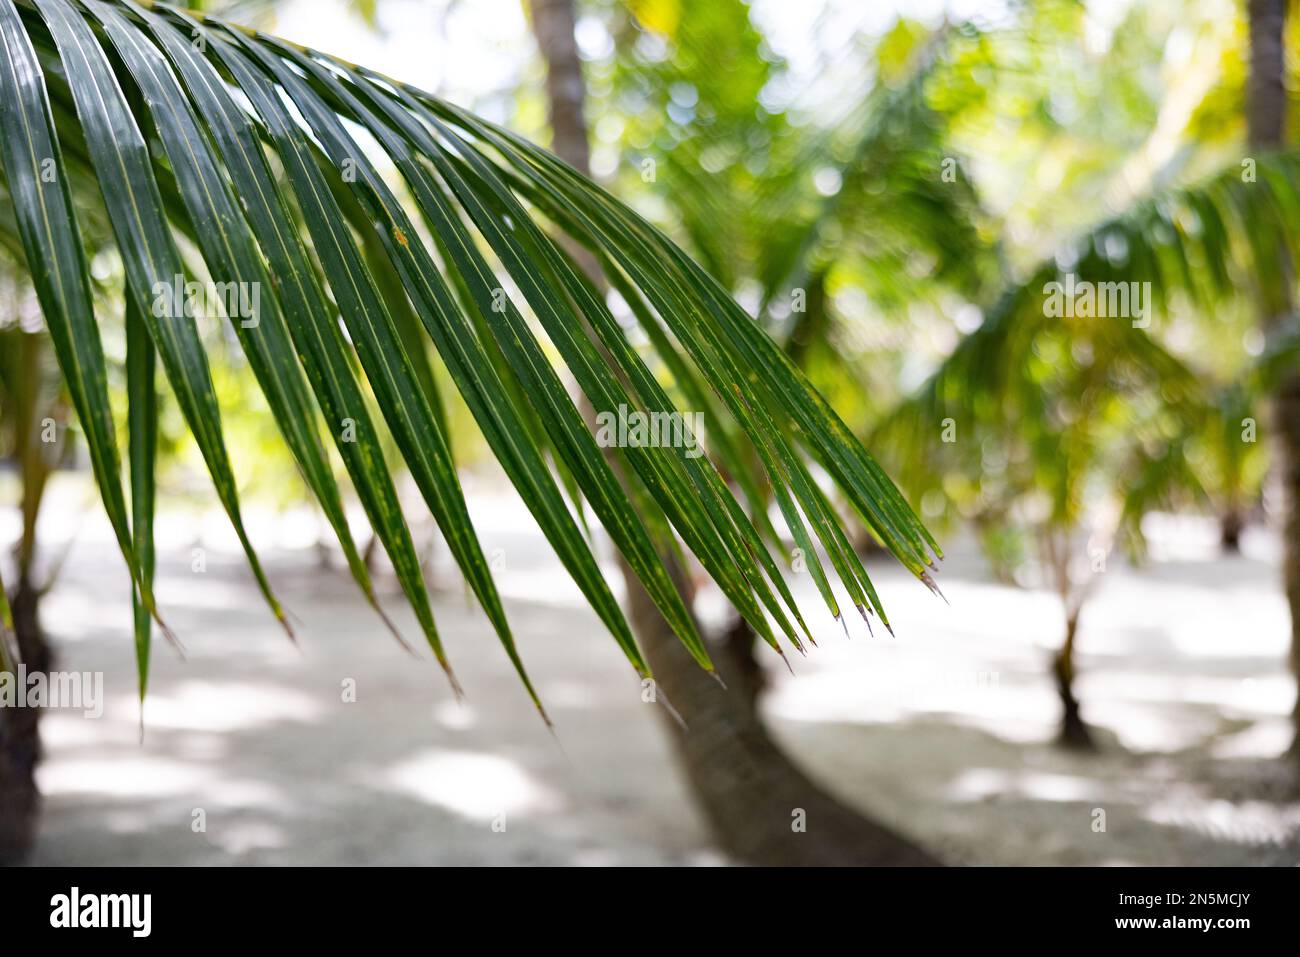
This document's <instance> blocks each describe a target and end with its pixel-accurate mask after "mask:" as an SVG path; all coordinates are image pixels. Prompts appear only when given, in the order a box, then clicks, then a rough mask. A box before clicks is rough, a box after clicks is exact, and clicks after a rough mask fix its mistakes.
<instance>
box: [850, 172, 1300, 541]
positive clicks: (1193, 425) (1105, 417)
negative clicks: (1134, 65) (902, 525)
mask: <svg viewBox="0 0 1300 957" xmlns="http://www.w3.org/2000/svg"><path fill="white" fill-rule="evenodd" d="M1297 217H1300V154H1296V153H1295V152H1281V153H1275V154H1272V155H1265V156H1259V157H1252V158H1249V159H1248V160H1246V161H1245V162H1243V163H1242V164H1241V165H1240V166H1237V165H1231V166H1228V167H1227V168H1226V169H1223V170H1221V171H1220V172H1219V173H1217V174H1215V175H1213V176H1210V177H1207V178H1205V179H1203V180H1202V181H1200V182H1197V183H1195V184H1192V185H1190V186H1187V187H1182V188H1176V189H1164V190H1160V191H1158V192H1156V193H1154V194H1153V195H1152V196H1150V197H1149V198H1147V199H1144V200H1142V201H1140V202H1136V203H1134V204H1133V205H1132V206H1130V207H1129V208H1128V209H1126V210H1125V211H1124V212H1122V213H1120V214H1119V215H1116V216H1114V217H1112V218H1110V219H1107V220H1105V221H1103V222H1101V223H1098V224H1096V225H1095V226H1093V227H1092V228H1091V229H1088V230H1086V231H1084V232H1082V233H1081V234H1079V235H1078V236H1077V237H1075V238H1074V239H1073V240H1071V241H1069V242H1067V243H1065V244H1064V245H1063V247H1062V248H1061V249H1060V250H1059V251H1058V253H1057V254H1056V256H1055V257H1053V258H1051V259H1048V260H1045V261H1043V262H1041V263H1039V264H1038V265H1037V266H1035V267H1034V268H1032V269H1031V270H1029V271H1027V272H1026V273H1025V274H1024V275H1023V276H1021V277H1020V278H1018V279H1016V280H1014V281H1011V282H1009V283H1008V284H1007V285H1006V287H1005V288H1004V289H1003V290H1002V292H1001V294H1000V295H999V297H998V298H997V300H996V301H995V303H994V304H993V305H992V306H991V307H990V308H989V309H988V310H987V312H986V314H985V316H984V319H983V322H982V324H981V325H980V326H979V328H977V329H976V330H975V331H974V332H972V333H970V334H969V335H967V336H966V337H965V338H964V339H962V340H961V341H960V342H959V343H958V345H957V346H956V348H955V349H954V350H953V351H952V353H951V354H950V355H949V356H948V357H947V358H946V359H945V360H944V361H943V362H942V363H941V364H940V365H939V367H938V368H937V369H936V370H935V371H934V373H933V374H932V375H931V376H930V377H929V379H928V380H927V381H926V382H925V383H924V384H923V385H922V387H921V388H919V389H918V390H917V391H916V392H915V393H914V394H913V395H911V396H910V397H909V398H908V399H907V400H905V401H904V402H902V403H900V404H899V405H898V406H897V407H896V408H895V409H894V410H893V411H892V413H891V414H890V415H889V416H887V417H886V418H885V419H884V421H883V422H882V423H881V424H880V425H879V426H878V428H877V430H876V431H875V433H874V435H873V439H872V441H876V442H879V443H881V445H882V446H885V447H888V448H889V450H890V453H891V456H893V457H894V458H892V459H891V462H890V464H896V465H897V466H898V468H899V469H900V471H899V473H898V474H899V475H900V477H901V479H902V481H903V483H904V485H905V486H906V487H907V488H909V490H910V491H911V492H912V494H914V495H917V496H918V497H922V496H926V497H928V499H929V500H930V501H933V502H934V503H936V505H938V506H940V507H951V506H952V505H954V504H957V505H959V506H960V507H962V508H963V510H965V511H966V512H967V513H968V514H969V515H973V516H978V514H979V513H980V512H981V511H982V510H985V509H993V510H994V511H1002V510H1005V509H1006V508H1008V507H1009V506H1010V504H1011V503H1014V502H1016V501H1017V500H1018V499H1020V498H1022V497H1023V495H1024V494H1030V493H1037V492H1042V491H1043V490H1048V491H1049V494H1050V495H1051V499H1052V500H1051V502H1050V503H1049V504H1050V508H1049V511H1048V513H1047V516H1046V517H1047V519H1048V521H1049V523H1051V524H1055V525H1057V526H1061V527H1069V526H1072V525H1074V524H1075V523H1077V521H1078V520H1079V518H1080V509H1081V507H1082V501H1083V491H1084V489H1083V486H1084V485H1085V484H1086V483H1087V482H1089V481H1090V480H1091V479H1093V478H1095V477H1096V476H1098V475H1103V476H1104V478H1105V481H1106V482H1107V483H1108V484H1109V485H1110V487H1111V489H1112V490H1113V491H1115V492H1116V493H1117V498H1118V499H1120V521H1121V528H1122V530H1123V531H1124V532H1125V533H1126V535H1127V536H1128V538H1129V539H1130V545H1131V546H1133V548H1134V550H1135V551H1140V550H1141V547H1142V539H1141V532H1140V527H1139V522H1140V519H1141V517H1142V516H1143V514H1145V513H1146V512H1147V511H1148V510H1150V509H1152V508H1155V507H1159V506H1161V505H1166V504H1170V503H1173V502H1186V501H1187V500H1188V499H1189V498H1192V499H1194V498H1203V497H1205V496H1207V495H1213V494H1214V493H1216V492H1218V493H1220V494H1223V495H1225V496H1227V497H1232V496H1234V495H1238V494H1240V491H1241V488H1242V486H1243V485H1244V484H1245V483H1246V482H1248V481H1249V475H1250V474H1254V475H1256V476H1257V473H1258V468H1257V466H1256V465H1253V464H1248V463H1247V461H1246V459H1247V458H1248V457H1253V456H1252V453H1254V452H1255V451H1256V450H1254V449H1252V448H1249V447H1248V446H1246V445H1243V441H1242V437H1241V435H1240V434H1239V433H1240V430H1241V427H1242V424H1243V420H1245V419H1246V418H1247V417H1248V416H1249V415H1250V408H1251V399H1252V397H1253V396H1257V395H1261V394H1263V393H1264V391H1265V390H1266V389H1267V388H1268V387H1269V386H1270V385H1271V384H1272V383H1273V382H1275V381H1276V379H1277V377H1278V375H1279V374H1280V373H1281V372H1282V371H1284V370H1285V369H1286V368H1287V367H1288V366H1289V365H1291V364H1292V363H1294V361H1295V356H1296V350H1297V346H1298V344H1300V337H1298V336H1297V334H1296V331H1295V329H1294V328H1293V325H1294V324H1293V323H1292V322H1289V321H1285V318H1286V317H1280V318H1279V321H1278V322H1276V323H1275V324H1274V327H1273V337H1272V341H1271V342H1270V343H1269V344H1268V348H1267V349H1266V350H1265V351H1264V352H1263V354H1262V355H1261V356H1260V357H1259V358H1258V359H1257V360H1255V361H1254V362H1253V364H1252V365H1250V366H1249V367H1248V368H1246V369H1244V370H1242V372H1241V374H1240V375H1239V376H1238V380H1237V381H1236V382H1234V383H1231V384H1224V385H1222V386H1217V387H1216V386H1215V385H1214V384H1213V380H1212V377H1211V376H1210V375H1209V374H1208V373H1207V371H1206V370H1204V369H1202V368H1200V367H1199V365H1198V363H1195V362H1191V361H1188V360H1186V359H1184V358H1182V357H1181V356H1179V355H1178V354H1177V353H1176V352H1175V351H1174V350H1173V349H1171V348H1170V347H1169V346H1167V345H1166V344H1165V342H1164V341H1162V340H1163V339H1164V338H1165V337H1164V336H1163V332H1164V329H1163V328H1162V327H1163V326H1164V325H1165V324H1166V323H1167V322H1168V317H1169V316H1170V315H1171V314H1183V315H1190V316H1193V317H1196V321H1198V322H1204V321H1206V320H1208V319H1211V318H1212V317H1216V315H1218V314H1220V313H1222V312H1223V311H1224V310H1225V309H1227V308H1230V306H1231V304H1232V303H1233V302H1234V301H1235V300H1239V299H1243V298H1244V299H1246V300H1247V301H1250V302H1254V303H1260V304H1263V305H1265V306H1267V304H1269V303H1275V302H1280V301H1281V298H1280V289H1281V288H1282V286H1283V284H1284V283H1285V281H1286V278H1287V277H1286V274H1285V270H1284V269H1283V268H1282V266H1281V264H1282V263H1284V262H1286V261H1289V260H1290V259H1293V258H1294V256H1295V254H1296V252H1297V249H1296V246H1295V238H1294V237H1295V236H1296V231H1295V226H1296V224H1297V222H1298V221H1300V220H1298V219H1297ZM1071 282H1074V283H1076V284H1092V286H1093V288H1095V289H1100V288H1104V287H1103V286H1102V284H1107V283H1111V284H1121V285H1123V286H1126V287H1129V288H1130V289H1132V288H1134V287H1140V286H1141V284H1144V283H1145V284H1148V285H1147V287H1146V288H1147V289H1149V300H1148V301H1147V303H1146V310H1147V313H1146V315H1145V316H1144V317H1142V318H1140V319H1137V320H1136V321H1131V320H1132V319H1133V317H1131V316H1130V317H1124V316H1120V317H1109V318H1106V317H1098V316H1096V315H1083V314H1081V315H1077V316H1076V315H1073V314H1071V315H1069V316H1061V315H1056V314H1055V313H1054V312H1053V310H1051V309H1049V308H1047V307H1046V300H1047V299H1048V297H1049V296H1050V294H1051V293H1050V292H1049V290H1051V289H1053V288H1057V289H1059V288H1061V287H1063V286H1065V285H1066V284H1068V283H1071ZM1053 284H1057V285H1056V286H1053ZM945 422H952V423H953V424H954V425H955V426H956V427H957V428H959V429H961V430H964V433H965V438H966V439H971V438H972V437H973V440H970V441H967V440H960V441H955V442H953V441H948V442H945V441H943V440H942V424H943V423H945ZM1097 429H1109V430H1110V432H1111V433H1112V434H1111V435H1110V436H1109V440H1108V441H1099V439H1100V436H1098V435H1096V434H1089V433H1090V432H1095V431H1096V430H1097ZM1247 441H1252V440H1247ZM991 442H1000V444H1001V445H1002V446H1003V447H1002V448H999V449H997V450H993V449H991V448H990V445H989V443H991ZM1106 450H1109V451H1106ZM1103 452H1105V453H1106V455H1103V454H1102V453H1103ZM1107 455H1108V456H1109V457H1106V456H1107ZM990 459H992V460H993V461H995V463H996V464H995V467H992V468H990V467H989V462H990ZM928 511H929V510H928V509H927V514H928ZM937 511H938V509H936V513H937Z"/></svg>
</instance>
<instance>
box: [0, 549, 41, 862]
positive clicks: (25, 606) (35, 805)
mask: <svg viewBox="0 0 1300 957" xmlns="http://www.w3.org/2000/svg"><path fill="white" fill-rule="evenodd" d="M39 601H40V591H39V589H37V588H36V587H35V586H34V585H33V583H32V580H31V576H30V575H28V574H22V575H20V576H19V579H18V582H17V583H16V585H15V587H14V590H13V594H12V595H11V596H10V610H11V611H12V612H13V618H14V634H15V637H17V639H18V652H19V654H20V655H21V656H22V661H23V664H24V665H25V666H26V669H27V673H28V674H29V675H30V674H32V673H34V672H37V671H42V672H44V671H48V670H49V667H50V651H49V647H48V646H47V645H46V643H45V635H44V632H42V631H41V625H40V619H39V615H38V606H39ZM17 690H18V693H19V694H22V693H23V689H22V688H18V689H17ZM40 715H41V713H40V709H38V708H27V707H14V708H3V709H0V866H8V865H11V864H20V863H22V861H23V860H24V859H25V858H26V857H27V855H28V854H29V853H30V852H31V849H32V845H33V844H34V843H35V841H36V825H37V820H38V816H39V810H40V792H39V791H38V790H37V787H36V765H37V762H38V761H39V760H40V753H41V748H40V725H39V722H40Z"/></svg>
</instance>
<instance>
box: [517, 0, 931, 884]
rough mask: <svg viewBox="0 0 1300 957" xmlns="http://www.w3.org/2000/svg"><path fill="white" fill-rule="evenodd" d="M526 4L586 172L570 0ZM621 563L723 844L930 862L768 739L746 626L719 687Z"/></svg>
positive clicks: (837, 857) (555, 98) (572, 147)
mask: <svg viewBox="0 0 1300 957" xmlns="http://www.w3.org/2000/svg"><path fill="white" fill-rule="evenodd" d="M530 7H531V10H532V19H533V30H534V33H535V35H536V37H537V44H538V47H539V48H540V50H541V52H542V56H543V57H544V59H545V60H546V64H547V80H546V89H547V94H548V97H549V100H550V113H551V128H552V149H553V150H554V152H555V153H556V155H558V156H559V157H560V158H562V159H564V160H565V161H566V162H568V163H569V164H570V165H571V166H573V167H574V168H575V169H578V170H579V171H581V172H583V173H589V172H590V164H589V154H588V144H587V126H586V120H585V118H584V99H585V93H586V86H585V82H584V80H583V76H582V64H581V62H580V60H579V58H578V48H577V43H576V41H575V39H574V11H573V0H530ZM579 262H581V263H582V264H583V265H584V268H587V271H588V272H589V273H590V274H591V275H592V276H593V277H598V276H599V275H600V274H599V270H598V269H597V268H596V265H595V263H594V261H592V260H591V259H590V257H584V258H580V259H579ZM668 565H669V568H670V572H671V573H672V574H673V577H674V580H675V581H676V582H677V585H678V589H679V591H681V593H682V594H683V595H684V596H687V597H688V599H689V597H690V590H689V585H688V583H687V580H686V576H685V575H684V574H683V572H682V569H681V568H679V567H676V566H675V564H674V563H673V562H672V561H671V560H668ZM622 569H623V578H624V581H625V582H626V583H627V590H628V605H629V617H630V619H631V622H632V626H633V628H634V629H635V631H636V633H637V637H638V638H639V639H640V642H641V647H642V650H643V651H644V652H645V656H646V659H647V660H648V661H649V663H650V667H651V669H652V670H653V671H654V674H655V680H656V682H657V684H658V688H659V689H660V690H661V691H662V693H663V694H664V696H665V697H666V698H667V699H668V701H669V702H670V703H671V705H672V707H673V708H674V709H675V710H676V712H677V713H678V714H679V715H680V716H681V719H682V722H683V723H684V724H685V727H683V726H682V724H679V723H678V722H677V721H676V720H674V719H672V718H671V717H669V714H668V711H667V709H664V714H665V723H666V725H667V727H668V728H669V732H670V734H671V735H672V738H673V743H674V746H675V750H676V753H677V757H678V759H679V761H680V763H681V765H682V767H683V769H684V771H685V773H686V777H687V781H688V783H689V784H690V787H691V790H692V791H693V793H694V796H695V798H696V801H697V802H698V804H699V805H700V807H701V809H702V810H703V812H704V815H705V817H706V818H707V820H708V821H709V824H710V825H711V827H712V829H713V833H714V836H715V838H716V839H717V841H718V844H719V845H720V846H721V848H722V849H723V850H724V851H725V852H727V853H728V854H730V855H732V856H734V857H735V858H736V859H738V860H740V861H743V862H745V863H749V864H780V865H817V864H825V865H834V864H882V865H884V864H891V865H898V864H910V865H927V864H934V863H937V862H936V861H935V860H934V859H933V858H931V857H930V856H929V855H928V854H926V853H925V851H923V850H921V849H920V848H918V847H916V846H915V845H913V844H911V843H910V842H908V841H907V840H905V839H903V838H901V837H899V836H898V835H896V834H894V833H893V832H892V831H890V830H888V829H887V828H884V827H882V826H879V825H877V824H874V823H872V822H871V821H868V820H867V819H865V818H864V817H862V816H861V815H860V814H858V813H857V812H856V811H853V810H851V809H849V808H848V807H846V806H845V805H843V804H841V803H840V802H839V801H837V800H836V799H835V798H833V797H831V796H830V795H828V794H827V793H826V792H824V791H823V790H822V789H821V788H819V787H818V786H817V785H816V784H814V783H813V782H812V781H811V780H810V779H809V778H808V777H807V775H805V774H804V773H803V772H802V771H801V770H799V769H798V768H797V767H795V765H794V764H793V763H792V762H791V761H790V759H789V758H788V757H787V756H786V755H785V754H784V753H783V752H782V751H781V749H780V748H778V747H777V746H776V743H775V742H774V741H773V740H772V737H771V736H770V735H769V734H768V732H767V730H766V729H765V728H764V727H763V723H762V720H761V718H760V716H759V712H758V708H757V700H758V694H759V691H760V689H761V674H762V671H761V668H760V667H759V665H758V662H757V661H756V660H755V658H754V655H753V644H754V643H753V636H752V635H748V634H747V629H745V628H743V627H739V628H737V629H734V630H733V631H732V632H731V634H730V635H729V636H728V637H727V640H726V641H725V642H724V643H723V645H722V647H721V649H720V650H719V651H718V652H716V653H715V659H716V660H717V665H718V669H719V672H720V673H721V675H722V677H723V679H724V681H726V682H727V684H728V686H729V688H730V690H725V689H724V688H722V687H721V686H720V685H719V684H718V683H717V682H716V681H714V680H713V678H711V677H709V675H707V674H706V673H705V672H704V671H703V670H702V669H700V667H699V666H698V665H697V664H696V663H695V661H694V659H692V658H691V656H690V654H689V653H688V652H687V651H686V649H685V648H684V647H683V646H682V644H681V642H680V641H679V640H678V639H677V636H676V635H674V634H673V632H672V629H671V628H670V627H669V626H668V623H667V622H666V621H664V619H663V617H662V616H661V615H660V614H659V611H658V609H657V608H656V607H655V605H654V603H653V602H652V601H651V599H650V596H649V595H648V594H646V591H645V589H643V588H642V587H641V585H640V583H639V582H638V580H637V578H636V576H635V574H633V573H632V571H631V569H629V568H628V567H627V566H626V565H625V564H623V565H622ZM688 604H689V602H688Z"/></svg>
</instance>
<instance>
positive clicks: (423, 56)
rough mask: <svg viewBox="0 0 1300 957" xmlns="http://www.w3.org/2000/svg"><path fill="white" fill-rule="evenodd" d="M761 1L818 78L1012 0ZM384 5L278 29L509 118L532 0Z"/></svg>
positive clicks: (331, 8) (770, 23)
mask: <svg viewBox="0 0 1300 957" xmlns="http://www.w3.org/2000/svg"><path fill="white" fill-rule="evenodd" d="M695 2H707V0H695ZM1129 2H1130V0H1092V2H1090V3H1089V6H1090V7H1092V8H1095V9H1097V11H1098V12H1099V13H1100V14H1101V17H1100V19H1102V20H1110V19H1111V17H1110V16H1108V15H1106V11H1113V10H1115V9H1123V8H1125V7H1127V6H1128V5H1129ZM752 7H753V17H754V21H755V23H756V24H757V25H758V26H759V27H760V28H761V29H762V31H763V33H764V35H765V36H766V37H767V38H768V40H769V42H770V43H771V44H772V46H773V47H774V49H775V50H776V51H777V52H778V53H780V54H781V55H782V56H784V57H785V58H786V59H787V60H788V61H789V63H790V66H791V68H792V71H793V72H794V74H795V76H796V77H798V78H800V79H802V80H806V81H811V80H813V79H814V78H816V77H817V76H818V75H819V74H820V73H821V72H823V71H824V69H825V66H824V63H823V54H822V51H825V50H827V49H830V50H833V49H835V48H836V46H837V45H838V44H840V43H843V42H844V41H845V40H847V39H848V38H851V37H853V36H854V35H858V34H861V33H864V32H865V33H879V32H881V31H883V30H885V29H887V28H888V27H889V26H890V24H892V23H893V22H894V20H895V19H896V18H897V16H898V14H899V12H900V11H903V12H906V14H907V15H908V16H911V17H915V18H917V19H920V20H923V21H930V22H934V23H937V22H938V21H939V19H940V18H941V17H942V16H943V15H944V14H945V12H946V13H947V15H948V16H949V17H950V18H951V19H954V20H963V19H969V18H977V19H980V20H984V21H990V20H992V21H996V20H997V19H998V18H999V17H1000V16H1001V15H1002V13H1003V12H1004V11H1005V9H1006V3H1005V0H882V2H869V0H820V2H816V0H752ZM378 10H379V21H380V23H379V26H380V30H379V32H378V33H376V32H372V31H371V30H369V29H368V28H366V27H365V26H364V25H363V24H362V23H361V21H360V20H358V19H357V18H356V16H355V15H353V14H351V13H349V12H348V10H347V6H346V4H345V3H344V2H343V0H288V2H286V3H283V4H281V5H280V7H279V8H278V14H277V16H278V19H277V22H276V25H275V27H274V32H275V33H277V34H279V35H281V36H283V37H286V38H287V39H291V40H294V41H297V42H299V43H305V44H307V45H309V46H313V47H317V48H319V49H321V50H325V51H328V52H330V53H334V54H337V55H338V56H341V57H344V58H345V59H348V60H352V61H354V62H357V63H362V64H365V65H366V66H371V67H374V68H375V69H378V70H381V71H383V72H385V73H388V74H390V75H392V76H395V77H398V78H399V79H402V80H405V81H407V82H410V83H414V84H415V85H417V86H420V87H423V88H425V89H428V90H430V91H432V92H437V93H440V94H442V95H445V96H447V97H448V98H449V99H451V100H453V101H455V102H458V103H461V104H463V105H466V106H470V107H473V108H475V109H478V110H480V111H481V112H484V113H486V114H487V115H489V116H490V117H491V118H492V119H497V120H500V119H505V118H506V116H505V114H504V112H503V110H504V104H503V103H502V102H501V99H500V98H501V97H502V96H503V95H505V94H507V93H508V92H509V91H510V90H511V88H512V87H514V86H515V84H516V83H517V82H518V80H519V78H520V77H521V76H522V74H523V71H525V70H526V69H527V67H528V65H529V63H530V62H531V60H532V57H533V56H534V52H535V48H534V46H533V41H532V37H531V35H530V33H529V29H528V23H527V20H526V19H525V17H524V0H457V2H453V0H381V2H380V3H379V5H378ZM579 35H580V37H581V35H582V31H581V30H580V31H579ZM589 52H590V51H589ZM494 99H496V100H497V102H496V103H494V102H493V100H494Z"/></svg>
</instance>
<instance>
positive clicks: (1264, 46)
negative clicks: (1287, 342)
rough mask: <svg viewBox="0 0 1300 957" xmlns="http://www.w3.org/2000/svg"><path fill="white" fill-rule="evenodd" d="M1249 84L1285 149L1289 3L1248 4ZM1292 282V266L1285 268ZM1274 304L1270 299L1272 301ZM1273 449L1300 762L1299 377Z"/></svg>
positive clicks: (1279, 309) (1253, 132)
mask: <svg viewBox="0 0 1300 957" xmlns="http://www.w3.org/2000/svg"><path fill="white" fill-rule="evenodd" d="M1247 8H1248V12H1249V17H1250V85H1249V91H1248V102H1247V107H1246V112H1247V115H1246V120H1247V125H1248V127H1249V133H1250V144H1251V146H1252V147H1253V148H1255V149H1258V150H1268V149H1273V148H1276V147H1278V146H1280V145H1282V143H1283V141H1284V137H1285V132H1286V99H1287V97H1286V82H1285V81H1286V56H1285V51H1284V49H1283V30H1284V27H1285V25H1286V0H1249V3H1248V5H1247ZM1282 266H1283V268H1282V275H1283V276H1284V277H1287V279H1288V280H1289V278H1290V276H1291V275H1292V264H1291V263H1289V262H1284V263H1283V264H1282ZM1270 300H1271V301H1270ZM1291 305H1292V304H1291V296H1290V289H1289V281H1288V282H1287V283H1283V284H1282V287H1281V288H1280V289H1278V290H1276V294H1275V295H1273V296H1266V297H1265V299H1264V301H1263V302H1262V303H1261V306H1262V308H1261V311H1260V320H1261V322H1262V323H1263V326H1264V333H1265V336H1267V337H1270V338H1271V337H1272V336H1273V335H1275V334H1276V333H1277V331H1278V330H1279V328H1280V327H1281V326H1282V325H1283V320H1285V319H1286V318H1287V317H1288V316H1289V314H1290V312H1291ZM1272 412H1273V427H1274V430H1275V431H1276V433H1277V438H1276V441H1275V444H1274V451H1275V454H1276V456H1277V469H1278V475H1279V476H1280V478H1281V485H1282V494H1283V509H1284V517H1283V523H1282V548H1283V560H1282V571H1283V580H1284V582H1285V587H1286V598H1287V604H1288V606H1289V607H1290V610H1291V654H1290V662H1291V671H1292V673H1293V674H1294V675H1295V676H1296V680H1297V689H1298V692H1297V695H1296V703H1295V708H1294V710H1293V712H1292V717H1293V721H1294V725H1295V736H1294V739H1293V743H1292V746H1291V754H1292V755H1293V756H1294V757H1295V758H1296V759H1297V760H1298V761H1300V373H1293V374H1290V375H1287V376H1284V377H1283V378H1282V380H1281V382H1279V384H1278V386H1277V388H1276V390H1275V391H1274V393H1273V409H1272Z"/></svg>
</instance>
